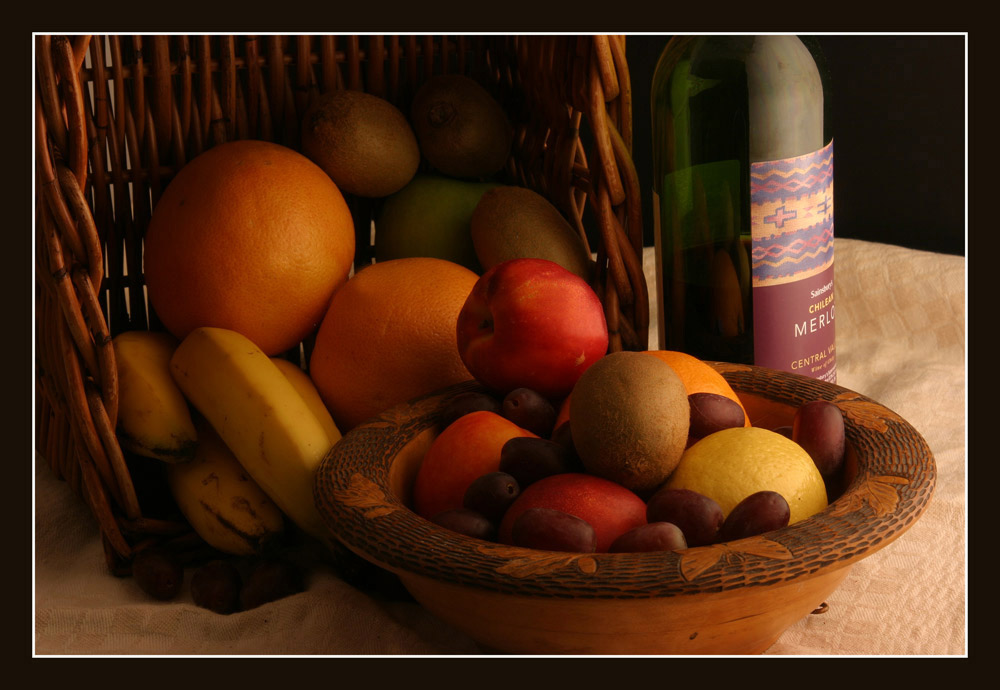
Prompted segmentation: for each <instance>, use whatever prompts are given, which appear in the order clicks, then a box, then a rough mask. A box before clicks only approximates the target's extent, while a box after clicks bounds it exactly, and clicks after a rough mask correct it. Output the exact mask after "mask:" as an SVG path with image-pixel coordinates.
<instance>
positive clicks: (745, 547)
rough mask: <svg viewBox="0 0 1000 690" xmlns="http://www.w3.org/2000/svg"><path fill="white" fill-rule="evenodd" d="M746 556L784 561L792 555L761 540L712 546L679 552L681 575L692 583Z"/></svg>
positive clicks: (774, 544)
mask: <svg viewBox="0 0 1000 690" xmlns="http://www.w3.org/2000/svg"><path fill="white" fill-rule="evenodd" d="M733 544H739V548H734V547H733ZM747 556H757V557H759V558H768V559H772V560H780V561H786V560H788V559H790V558H793V557H794V554H793V553H792V552H791V551H790V550H789V549H788V547H787V546H785V545H784V544H779V543H778V542H776V541H772V540H770V539H763V538H752V539H748V540H741V541H739V542H727V543H725V544H713V545H711V546H703V547H698V548H695V549H687V550H685V551H681V552H680V557H681V558H680V570H681V575H682V576H683V577H684V579H685V580H687V581H688V582H692V581H694V580H697V579H698V578H699V577H701V576H702V575H704V574H705V573H707V572H709V571H711V570H712V569H713V568H715V567H716V566H718V565H720V564H723V563H725V564H732V563H736V562H739V561H745V560H747Z"/></svg>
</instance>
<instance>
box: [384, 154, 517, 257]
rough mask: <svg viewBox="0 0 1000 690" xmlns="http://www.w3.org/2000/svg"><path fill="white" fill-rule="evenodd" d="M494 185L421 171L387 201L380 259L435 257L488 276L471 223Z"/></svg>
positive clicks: (492, 183)
mask: <svg viewBox="0 0 1000 690" xmlns="http://www.w3.org/2000/svg"><path fill="white" fill-rule="evenodd" d="M497 186H499V184H497V183H494V182H468V181H465V180H457V179H453V178H450V177H444V176H441V175H432V174H425V173H421V174H418V175H416V176H415V177H414V178H413V180H411V181H410V183H409V184H407V185H406V186H405V187H403V188H402V189H401V190H399V191H398V192H396V193H395V194H393V195H392V196H389V197H387V198H386V199H385V201H384V203H383V205H382V209H381V211H380V212H379V213H378V215H377V217H376V218H375V260H376V261H388V260H390V259H402V258H407V257H413V256H430V257H435V258H438V259H446V260H448V261H453V262H455V263H457V264H461V265H462V266H465V267H466V268H469V269H471V270H473V271H475V272H477V273H482V268H481V267H480V264H479V260H478V259H477V258H476V250H475V247H474V246H473V244H472V235H471V233H470V221H471V219H472V212H473V211H474V210H475V209H476V205H477V204H478V203H479V199H480V197H482V195H483V194H484V193H485V192H486V190H488V189H492V188H493V187H497Z"/></svg>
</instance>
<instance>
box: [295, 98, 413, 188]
mask: <svg viewBox="0 0 1000 690" xmlns="http://www.w3.org/2000/svg"><path fill="white" fill-rule="evenodd" d="M302 152H303V153H304V154H305V155H306V156H307V157H308V158H310V159H311V160H312V161H313V162H314V163H316V164H317V165H318V166H319V167H321V168H322V169H323V170H324V171H326V174H327V175H329V176H330V179H332V180H333V181H334V183H335V184H336V185H337V187H339V188H340V190H341V191H342V192H345V193H347V194H353V195H355V196H361V197H368V198H380V197H384V196H388V195H390V194H393V193H395V192H397V191H399V190H400V189H402V188H403V187H404V186H405V185H406V184H407V183H408V182H409V181H410V180H411V179H412V178H413V176H414V175H415V174H416V172H417V167H418V166H419V165H420V147H419V145H418V144H417V138H416V135H415V134H414V133H413V129H412V128H411V127H410V123H409V121H408V120H407V119H406V116H405V115H404V114H403V113H402V112H401V111H400V110H399V108H397V107H396V106H394V105H393V104H392V103H390V102H389V101H387V100H385V99H384V98H379V97H378V96H374V95H372V94H369V93H365V92H363V91H352V90H347V89H338V90H336V91H328V92H327V93H325V94H323V95H321V96H320V97H318V98H317V99H316V101H314V102H313V104H312V105H310V106H309V108H308V109H307V110H306V112H305V114H304V115H303V117H302Z"/></svg>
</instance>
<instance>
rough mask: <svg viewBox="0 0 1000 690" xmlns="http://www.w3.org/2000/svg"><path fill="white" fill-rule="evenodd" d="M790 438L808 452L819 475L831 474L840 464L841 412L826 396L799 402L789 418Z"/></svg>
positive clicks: (841, 445)
mask: <svg viewBox="0 0 1000 690" xmlns="http://www.w3.org/2000/svg"><path fill="white" fill-rule="evenodd" d="M792 440H793V441H795V442H796V443H798V444H799V445H800V446H802V448H803V449H805V451H806V452H807V453H809V457H811V458H812V459H813V462H814V463H816V467H817V468H818V469H819V473H820V474H821V475H823V479H829V478H831V477H832V476H834V475H835V474H837V472H838V471H839V470H840V468H841V467H842V466H843V464H844V452H845V448H846V441H845V438H844V415H843V413H842V412H841V411H840V408H839V407H837V406H836V405H835V404H834V403H832V402H828V401H826V400H815V401H813V402H807V403H804V404H802V405H800V406H799V409H798V410H796V411H795V419H794V420H793V422H792Z"/></svg>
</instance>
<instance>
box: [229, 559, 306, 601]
mask: <svg viewBox="0 0 1000 690" xmlns="http://www.w3.org/2000/svg"><path fill="white" fill-rule="evenodd" d="M304 588H305V586H304V584H303V581H302V574H301V573H300V572H299V569H298V568H297V567H296V566H295V565H294V564H292V563H291V562H289V561H286V560H283V559H278V558H267V559H264V560H262V561H260V562H259V563H257V565H256V566H254V568H253V569H252V570H251V571H250V574H249V575H247V578H246V580H245V581H244V582H243V588H242V589H241V590H240V605H241V606H242V607H243V609H244V610H247V611H249V610H250V609H253V608H257V607H258V606H262V605H264V604H267V603H269V602H272V601H276V600H278V599H283V598H284V597H288V596H291V595H293V594H298V593H299V592H301V591H303V589H304Z"/></svg>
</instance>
